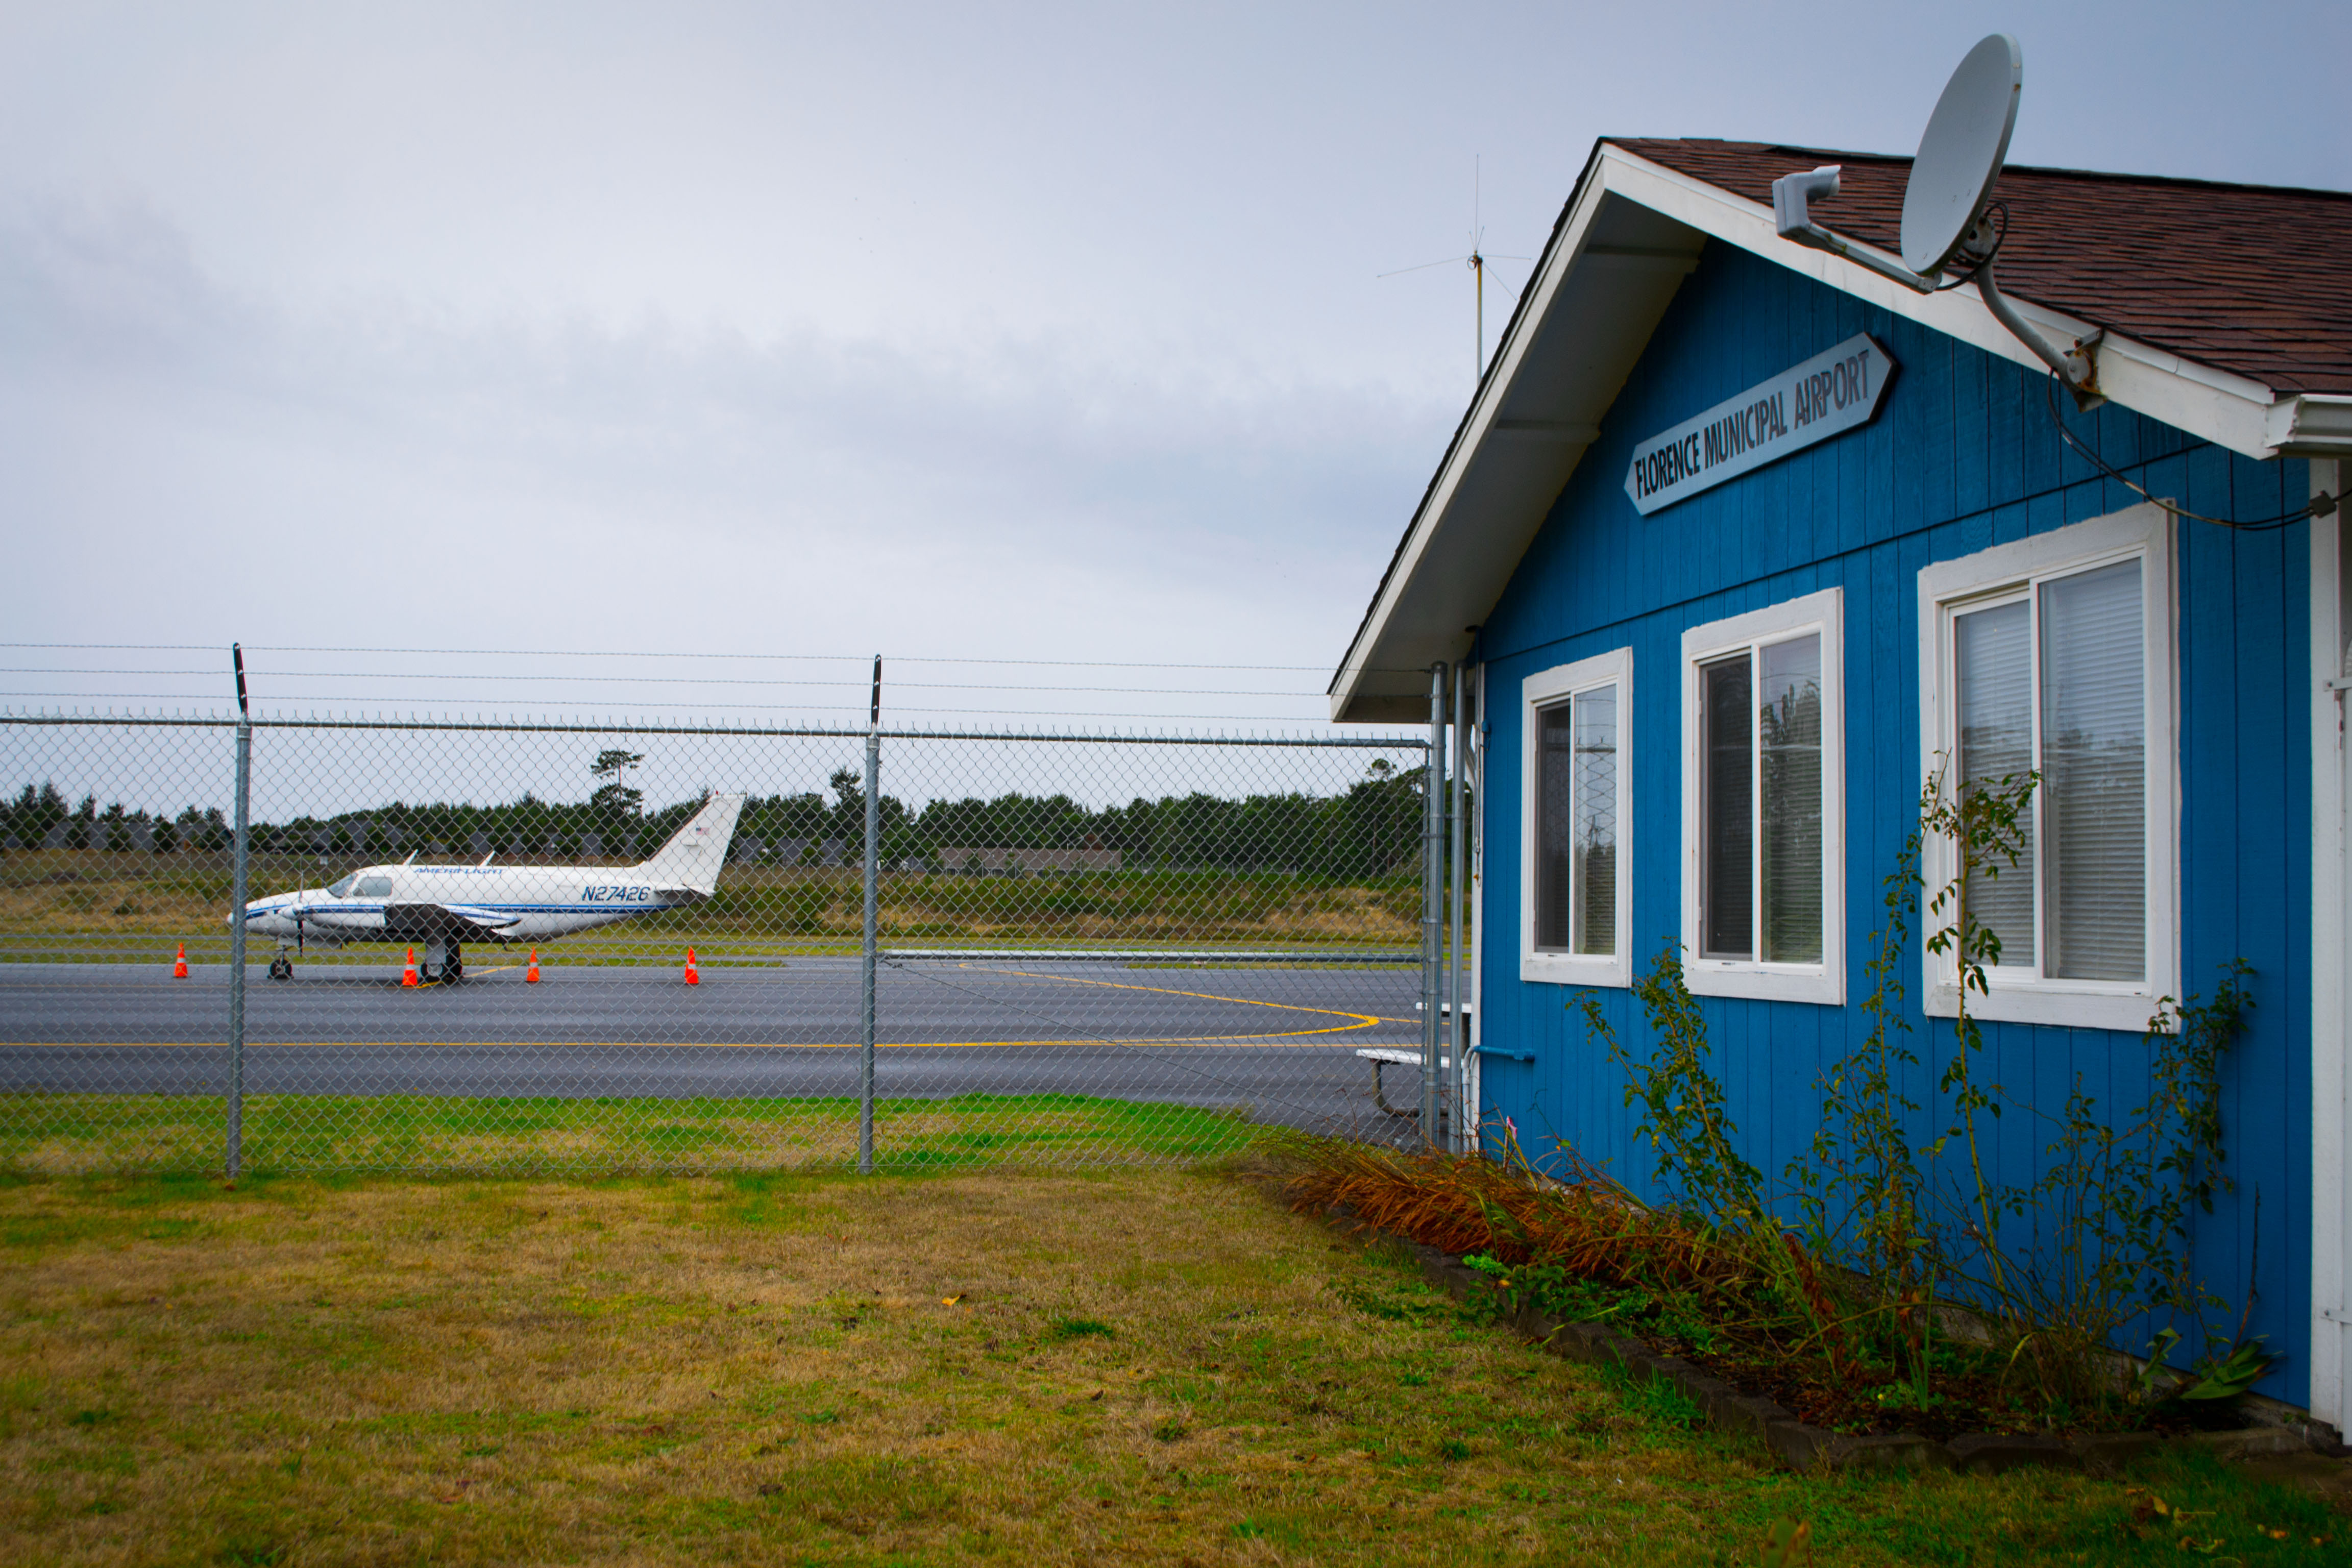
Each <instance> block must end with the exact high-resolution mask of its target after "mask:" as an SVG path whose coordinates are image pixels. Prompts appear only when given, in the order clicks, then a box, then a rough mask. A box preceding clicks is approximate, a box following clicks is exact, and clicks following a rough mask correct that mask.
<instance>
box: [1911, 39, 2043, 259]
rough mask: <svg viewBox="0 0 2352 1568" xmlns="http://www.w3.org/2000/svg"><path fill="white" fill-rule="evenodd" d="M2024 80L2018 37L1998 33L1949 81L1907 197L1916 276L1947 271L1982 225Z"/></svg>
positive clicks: (2005, 153) (1913, 163)
mask: <svg viewBox="0 0 2352 1568" xmlns="http://www.w3.org/2000/svg"><path fill="white" fill-rule="evenodd" d="M2024 80H2025V57H2024V55H2023V54H2022V53H2021V52H2020V51H2019V49H2018V47H2017V40H2016V39H2015V38H2012V37H2010V36H2009V35H2008V34H2007V33H1995V34H1993V35H1992V36H1991V37H1989V38H1987V39H1985V40H1984V41H1983V42H1982V43H1980V44H1979V45H1978V46H1977V47H1975V48H1973V49H1970V50H1969V52H1968V58H1965V59H1963V60H1961V61H1960V67H1959V69H1958V70H1956V71H1954V72H1953V73H1952V79H1951V80H1950V81H1948V82H1947V83H1945V84H1944V96H1943V97H1941V98H1939V99H1937V100H1936V112H1935V113H1933V114H1931V115H1929V116H1928V117H1927V133H1926V134H1925V135H1923V136H1921V137H1920V138H1919V155H1918V156H1917V157H1916V158H1914V159H1912V161H1911V184H1910V185H1909V187H1908V188H1907V189H1906V191H1905V192H1904V195H1903V264H1904V265H1905V266H1906V267H1908V268H1911V270H1912V271H1914V272H1917V273H1920V274H1923V275H1927V274H1933V273H1935V272H1937V271H1940V270H1941V269H1942V268H1943V266H1944V264H1945V263H1946V262H1948V261H1949V260H1951V259H1952V256H1953V254H1954V253H1955V252H1956V251H1958V249H1959V248H1960V245H1961V242H1962V241H1964V240H1966V239H1967V238H1968V237H1969V231H1970V230H1972V229H1974V228H1975V227H1976V225H1977V219H1978V217H1979V216H1981V215H1982V214H1983V212H1984V208H1985V203H1986V202H1988V201H1990V199H1991V197H1992V185H1993V182H1994V181H1995V180H1998V179H1999V178H2000V165H2001V161H2002V160H2003V159H2005V158H2007V157H2008V156H2009V133H2010V132H2011V131H2012V130H2014V129H2015V128H2016V126H2017V96H2018V91H2019V89H2021V87H2022V86H2023V85H2024Z"/></svg>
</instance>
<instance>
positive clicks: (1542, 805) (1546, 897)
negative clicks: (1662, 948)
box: [1535, 685, 1618, 957]
mask: <svg viewBox="0 0 2352 1568" xmlns="http://www.w3.org/2000/svg"><path fill="white" fill-rule="evenodd" d="M1537 722H1538V727H1539V733H1538V745H1539V747H1540V751H1539V752H1538V761H1537V776H1536V790H1537V800H1536V813H1537V817H1536V834H1537V854H1536V883H1537V885H1536V900H1535V905H1536V943H1535V944H1536V946H1537V947H1538V948H1539V949H1549V950H1550V951H1553V952H1576V953H1584V954H1597V955H1599V956H1601V957H1609V956H1612V955H1613V954H1614V953H1615V952H1616V951H1617V810H1618V805H1617V688H1616V687H1615V686H1614V685H1610V686H1603V687H1599V688H1597V689H1593V690H1591V691H1580V692H1578V693H1577V694H1576V695H1575V696H1574V697H1572V698H1570V700H1567V701H1565V702H1560V703H1558V704H1556V705H1554V706H1552V707H1549V708H1544V709H1539V710H1538V714H1537Z"/></svg>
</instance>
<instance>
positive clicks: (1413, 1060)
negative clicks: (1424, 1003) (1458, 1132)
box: [1356, 1046, 1454, 1116]
mask: <svg viewBox="0 0 2352 1568" xmlns="http://www.w3.org/2000/svg"><path fill="white" fill-rule="evenodd" d="M1356 1055H1357V1056H1358V1057H1360V1058H1362V1059H1363V1060H1365V1061H1368V1062H1370V1063H1371V1064H1372V1103H1373V1104H1374V1105H1377V1106H1379V1107H1380V1108H1381V1110H1385V1111H1387V1112H1388V1113H1389V1114H1390V1115H1391V1116H1419V1115H1420V1114H1421V1110H1420V1108H1419V1107H1417V1106H1405V1107H1402V1108H1399V1107H1397V1106H1393V1105H1391V1104H1390V1103H1389V1100H1388V1096H1387V1095H1386V1094H1384V1093H1382V1092H1381V1069H1382V1068H1392V1067H1399V1068H1413V1069H1414V1070H1416V1071H1418V1070H1419V1069H1420V1068H1421V1052H1420V1050H1419V1049H1418V1048H1417V1047H1412V1046H1360V1047H1357V1050H1356ZM1453 1065H1454V1058H1452V1057H1448V1056H1444V1055H1441V1056H1440V1057H1439V1058H1437V1070H1438V1071H1439V1072H1444V1070H1445V1069H1446V1068H1449V1067H1451V1066H1453Z"/></svg>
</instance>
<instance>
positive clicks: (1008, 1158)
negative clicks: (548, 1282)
mask: <svg viewBox="0 0 2352 1568" xmlns="http://www.w3.org/2000/svg"><path fill="white" fill-rule="evenodd" d="M1255 1131H1256V1130H1255V1128H1254V1127H1252V1126H1251V1124H1250V1123H1249V1122H1247V1121H1244V1120H1242V1119H1240V1118H1238V1117H1236V1116H1234V1115H1231V1114H1228V1113H1225V1112H1223V1111H1214V1110H1194V1109H1192V1108H1191V1107H1189V1106H1181V1105H1152V1104H1146V1103H1142V1102H1139V1101H1136V1100H1104V1099H1098V1098H1095V1097H1092V1096H1088V1095H1076V1094H1034V1095H1017V1096H1016V1095H985V1094H965V1095H958V1096H956V1097H954V1098H952V1099H948V1100H877V1102H876V1103H875V1107H874V1149H875V1160H876V1162H877V1164H880V1165H882V1166H885V1167H887V1168H893V1169H916V1170H925V1169H956V1168H969V1167H972V1166H985V1165H1002V1164H1007V1163H1014V1164H1021V1165H1027V1166H1038V1165H1052V1164H1055V1163H1068V1162H1087V1161H1096V1160H1102V1159H1106V1158H1110V1159H1117V1160H1122V1161H1128V1162H1134V1161H1171V1160H1172V1161H1198V1160H1202V1159H1207V1158H1211V1157H1213V1156H1215V1155H1218V1154H1223V1153H1229V1152H1233V1151H1235V1150H1238V1149H1240V1148H1242V1147H1244V1145H1245V1144H1247V1143H1248V1142H1249V1141H1250V1140H1251V1138H1253V1137H1254V1136H1255ZM857 1133H858V1128H857V1101H856V1100H853V1099H848V1098H840V1099H791V1100H786V1099H773V1100H755V1099H732V1098H728V1099H709V1100H688V1099H656V1098H650V1097H647V1098H608V1099H558V1098H554V1097H532V1098H521V1097H517V1098H511V1099H491V1098H482V1097H469V1096H462V1095H419V1094H395V1095H365V1096H362V1095H296V1094H257V1095H247V1097H246V1100H245V1119H244V1143H243V1147H244V1159H243V1168H244V1169H245V1170H247V1171H251V1172H257V1173H285V1172H303V1171H310V1172H330V1171H343V1172H350V1171H425V1170H441V1171H468V1172H481V1173H518V1174H520V1173H551V1172H554V1173H566V1172H568V1173H588V1174H598V1175H601V1174H605V1173H612V1172H615V1171H640V1172H642V1171H656V1170H663V1169H671V1170H711V1169H722V1170H723V1169H756V1170H761V1171H773V1170H777V1169H790V1168H803V1167H804V1168H820V1169H821V1168H835V1169H838V1168H839V1167H841V1166H843V1165H845V1164H850V1163H854V1162H855V1161H856V1158H857ZM225 1141H226V1102H225V1101H224V1100H223V1099H222V1098H221V1097H220V1096H218V1095H160V1094H28V1093H20V1092H12V1093H7V1094H0V1171H9V1172H16V1173H22V1174H80V1173H96V1172H118V1173H119V1172H130V1171H150V1172H185V1173H209V1172H215V1171H219V1170H221V1169H222V1168H223V1164H224V1158H225V1151H226V1142H225Z"/></svg>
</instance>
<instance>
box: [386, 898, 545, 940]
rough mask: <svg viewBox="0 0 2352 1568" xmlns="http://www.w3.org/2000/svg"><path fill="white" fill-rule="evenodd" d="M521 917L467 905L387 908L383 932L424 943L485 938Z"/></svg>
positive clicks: (396, 906)
mask: <svg viewBox="0 0 2352 1568" xmlns="http://www.w3.org/2000/svg"><path fill="white" fill-rule="evenodd" d="M521 920H522V917H521V916H520V915H510V914H508V913H507V912H506V911H505V910H485V909H477V908H475V907H474V906H473V905H470V904H386V905H385V906H384V907H383V929H384V930H385V931H386V932H388V933H391V934H394V935H402V934H413V935H415V936H417V937H421V938H424V939H426V940H432V939H435V938H438V937H445V936H458V937H463V936H468V935H481V936H488V935H490V934H491V933H493V932H495V931H502V930H504V929H505V928H506V927H508V926H510V925H515V924H518V923H520V921H521Z"/></svg>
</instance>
